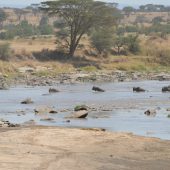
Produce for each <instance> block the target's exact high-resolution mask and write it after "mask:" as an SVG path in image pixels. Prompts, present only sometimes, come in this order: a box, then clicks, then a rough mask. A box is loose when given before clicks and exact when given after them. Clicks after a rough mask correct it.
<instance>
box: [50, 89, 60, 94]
mask: <svg viewBox="0 0 170 170" xmlns="http://www.w3.org/2000/svg"><path fill="white" fill-rule="evenodd" d="M58 92H59V90H57V89H54V88H50V89H49V93H58Z"/></svg>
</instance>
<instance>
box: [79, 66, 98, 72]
mask: <svg viewBox="0 0 170 170" xmlns="http://www.w3.org/2000/svg"><path fill="white" fill-rule="evenodd" d="M80 70H81V71H86V72H96V71H97V70H98V69H97V68H96V67H95V66H85V67H80Z"/></svg>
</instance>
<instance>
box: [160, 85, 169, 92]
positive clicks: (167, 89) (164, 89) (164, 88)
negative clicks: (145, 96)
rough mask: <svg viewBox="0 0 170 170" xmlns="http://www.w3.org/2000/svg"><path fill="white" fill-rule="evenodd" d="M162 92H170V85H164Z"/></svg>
mask: <svg viewBox="0 0 170 170" xmlns="http://www.w3.org/2000/svg"><path fill="white" fill-rule="evenodd" d="M162 92H170V86H166V87H163V88H162Z"/></svg>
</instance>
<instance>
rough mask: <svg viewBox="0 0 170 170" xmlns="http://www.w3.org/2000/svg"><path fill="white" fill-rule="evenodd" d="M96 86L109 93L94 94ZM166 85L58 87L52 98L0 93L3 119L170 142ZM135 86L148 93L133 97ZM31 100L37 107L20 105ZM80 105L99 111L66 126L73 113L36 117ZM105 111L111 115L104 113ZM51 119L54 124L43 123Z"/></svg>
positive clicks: (29, 92)
mask: <svg viewBox="0 0 170 170" xmlns="http://www.w3.org/2000/svg"><path fill="white" fill-rule="evenodd" d="M93 85H96V86H100V87H101V88H103V89H105V90H106V92H105V93H95V92H92V90H91V88H92V86H93ZM167 85H170V82H159V81H142V82H126V83H103V84H76V85H58V86H57V87H55V88H57V89H59V90H60V91H61V92H60V93H56V94H53V95H44V94H48V89H49V88H48V87H35V88H34V87H29V88H28V87H27V88H24V87H15V88H11V89H10V90H9V91H0V96H1V98H0V118H4V119H5V120H9V121H10V122H12V123H24V122H27V121H29V120H31V119H33V120H35V122H36V124H39V125H50V126H69V127H70V126H71V127H101V128H106V129H108V130H111V131H122V132H133V133H135V134H138V135H144V136H154V137H160V138H162V139H170V119H168V118H167V115H168V112H167V111H166V109H167V108H170V93H162V92H161V88H162V87H163V86H167ZM134 86H140V87H142V88H144V89H146V90H148V92H146V93H133V92H132V88H133V87H134ZM28 97H29V98H31V99H32V100H33V101H34V102H35V103H34V104H31V105H21V104H20V102H21V101H22V100H23V99H25V98H28ZM77 104H86V105H88V106H90V107H93V108H97V109H98V110H97V111H93V112H90V113H89V117H88V118H87V119H85V120H71V122H70V123H66V122H65V119H64V117H65V116H67V115H68V114H70V112H66V113H64V112H59V113H58V114H53V115H49V114H42V115H35V114H34V109H35V108H37V107H45V106H48V107H55V109H56V110H58V111H60V110H63V109H72V110H73V108H74V106H75V105H77ZM102 108H103V109H104V110H110V111H107V112H106V111H105V112H104V111H102ZM149 108H155V109H157V113H158V114H157V116H156V117H147V116H145V115H144V111H145V110H147V109H149ZM21 111H24V113H23V112H21ZM169 114H170V112H169ZM49 117H51V118H53V119H54V121H53V122H47V121H40V120H41V119H43V118H49Z"/></svg>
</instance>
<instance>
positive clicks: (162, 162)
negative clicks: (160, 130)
mask: <svg viewBox="0 0 170 170" xmlns="http://www.w3.org/2000/svg"><path fill="white" fill-rule="evenodd" d="M0 143H1V144H0V169H1V170H8V169H11V170H23V169H24V170H46V169H48V170H56V169H59V170H169V167H170V147H169V146H170V141H161V140H159V139H154V138H144V137H139V136H134V135H132V134H125V133H110V132H103V131H95V130H81V129H67V128H55V127H31V128H19V129H17V130H15V129H13V130H2V129H1V130H0Z"/></svg>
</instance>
